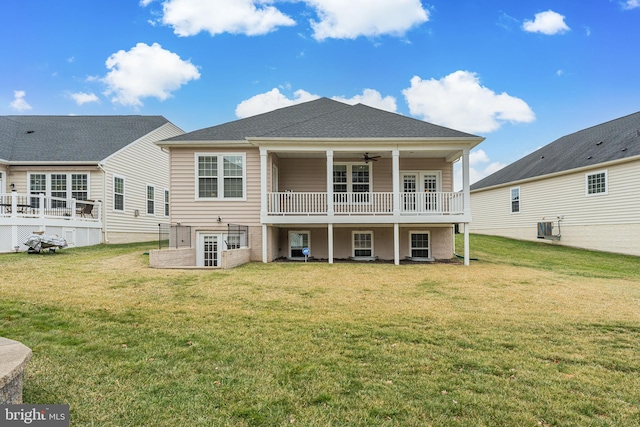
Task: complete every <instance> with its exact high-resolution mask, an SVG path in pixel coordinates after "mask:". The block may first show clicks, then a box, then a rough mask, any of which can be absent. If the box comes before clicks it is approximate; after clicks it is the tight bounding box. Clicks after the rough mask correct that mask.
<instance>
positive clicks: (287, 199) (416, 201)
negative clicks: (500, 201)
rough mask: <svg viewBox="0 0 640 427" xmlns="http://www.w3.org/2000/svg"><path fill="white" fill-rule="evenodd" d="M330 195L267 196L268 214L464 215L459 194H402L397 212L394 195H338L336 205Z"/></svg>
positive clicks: (285, 194) (288, 193)
mask: <svg viewBox="0 0 640 427" xmlns="http://www.w3.org/2000/svg"><path fill="white" fill-rule="evenodd" d="M327 200H328V196H327V193H319V192H314V193H307V192H289V191H287V192H280V193H269V194H268V195H267V214H268V215H308V216H311V215H328V214H329V213H330V207H332V208H333V214H334V215H393V214H402V215H455V214H462V213H463V212H464V197H463V194H462V193H458V192H429V193H400V194H399V206H398V208H397V209H395V207H394V203H393V193H390V192H384V193H381V192H378V193H334V195H333V203H332V206H329V203H327Z"/></svg>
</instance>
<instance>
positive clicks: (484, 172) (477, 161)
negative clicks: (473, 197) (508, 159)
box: [453, 149, 507, 191]
mask: <svg viewBox="0 0 640 427" xmlns="http://www.w3.org/2000/svg"><path fill="white" fill-rule="evenodd" d="M487 163H488V164H487ZM505 166H507V165H506V164H505V163H500V162H491V160H490V159H489V156H488V155H487V153H485V152H484V150H482V149H477V150H475V151H472V152H471V153H469V184H473V183H474V182H478V181H480V180H481V179H482V178H484V177H487V176H489V175H491V174H492V173H494V172H496V171H498V170H500V169H502V168H503V167H505ZM453 175H454V177H453V180H454V191H460V190H462V162H456V163H455V164H454V170H453Z"/></svg>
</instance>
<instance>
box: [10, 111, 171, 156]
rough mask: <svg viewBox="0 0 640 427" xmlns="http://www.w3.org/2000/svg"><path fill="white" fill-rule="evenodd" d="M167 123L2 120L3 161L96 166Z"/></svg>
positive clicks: (146, 119) (144, 119)
mask: <svg viewBox="0 0 640 427" xmlns="http://www.w3.org/2000/svg"><path fill="white" fill-rule="evenodd" d="M168 122H169V121H168V120H167V119H165V118H164V117H162V116H0V159H4V160H8V161H10V162H91V163H93V162H96V163H97V162H99V161H101V160H104V159H105V158H107V157H109V156H110V155H111V154H113V153H115V152H116V151H118V150H120V149H121V148H124V147H126V146H127V145H129V144H130V143H132V142H134V141H136V140H137V139H139V138H141V137H143V136H145V135H146V134H148V133H150V132H152V131H153V130H155V129H157V128H159V127H160V126H162V125H164V124H165V123H168Z"/></svg>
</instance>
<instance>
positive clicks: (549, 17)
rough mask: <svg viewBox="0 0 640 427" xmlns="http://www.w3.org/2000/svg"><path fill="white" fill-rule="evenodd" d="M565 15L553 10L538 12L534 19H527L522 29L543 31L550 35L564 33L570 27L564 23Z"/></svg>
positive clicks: (530, 31)
mask: <svg viewBox="0 0 640 427" xmlns="http://www.w3.org/2000/svg"><path fill="white" fill-rule="evenodd" d="M564 18H565V17H564V15H560V14H559V13H557V12H554V11H553V10H547V11H546V12H540V13H536V16H535V19H534V20H533V21H530V20H526V21H524V24H522V29H523V30H525V31H527V32H529V33H542V34H546V35H548V36H551V35H554V34H562V33H564V32H566V31H569V30H570V28H569V27H568V26H567V24H565V23H564Z"/></svg>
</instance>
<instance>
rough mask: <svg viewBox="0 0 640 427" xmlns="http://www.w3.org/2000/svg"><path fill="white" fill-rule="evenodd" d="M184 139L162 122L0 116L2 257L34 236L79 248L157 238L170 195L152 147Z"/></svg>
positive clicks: (160, 154)
mask: <svg viewBox="0 0 640 427" xmlns="http://www.w3.org/2000/svg"><path fill="white" fill-rule="evenodd" d="M183 133H184V131H182V130H181V129H179V128H178V127H177V126H175V125H174V124H172V123H171V122H169V121H168V120H167V119H166V118H164V117H162V116H133V115H132V116H0V202H2V203H0V205H2V206H0V227H1V228H0V251H7V248H9V250H13V248H14V247H15V246H20V249H19V250H24V249H26V247H24V246H21V244H22V242H23V241H24V238H25V235H28V234H30V233H31V232H32V231H36V230H39V231H44V232H45V233H46V234H58V235H61V236H63V237H65V238H66V239H67V241H69V243H70V244H71V245H75V246H83V245H88V244H95V243H101V242H103V243H125V242H136V241H149V240H154V239H157V238H158V224H160V223H164V224H168V222H169V217H168V215H165V213H166V210H165V203H168V200H165V196H170V192H169V155H168V153H166V152H164V151H163V150H162V149H160V148H159V147H158V146H157V145H156V144H155V142H156V141H158V140H162V139H166V138H171V137H174V136H177V135H181V134H183ZM114 183H115V186H116V188H114ZM40 198H41V200H38V199H40ZM14 199H15V201H14ZM12 201H13V203H14V205H13V206H12V205H11V204H12ZM84 202H86V203H84ZM86 205H90V206H92V209H89V210H87V209H85V210H84V212H83V209H82V207H84V206H86ZM16 208H17V209H16ZM9 240H12V241H11V243H9Z"/></svg>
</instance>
